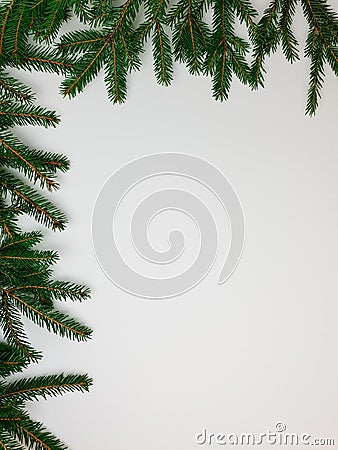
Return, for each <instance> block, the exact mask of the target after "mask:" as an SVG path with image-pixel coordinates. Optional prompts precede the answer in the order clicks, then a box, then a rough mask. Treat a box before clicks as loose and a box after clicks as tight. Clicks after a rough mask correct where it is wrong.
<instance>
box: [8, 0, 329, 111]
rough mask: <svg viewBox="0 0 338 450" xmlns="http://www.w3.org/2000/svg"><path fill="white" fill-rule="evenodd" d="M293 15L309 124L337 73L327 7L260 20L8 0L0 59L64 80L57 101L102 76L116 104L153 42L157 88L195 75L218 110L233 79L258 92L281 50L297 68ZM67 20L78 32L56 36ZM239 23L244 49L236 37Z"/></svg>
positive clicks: (182, 9) (191, 6)
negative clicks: (303, 36) (327, 81)
mask: <svg viewBox="0 0 338 450" xmlns="http://www.w3.org/2000/svg"><path fill="white" fill-rule="evenodd" d="M298 6H299V7H300V8H302V10H303V13H304V15H305V17H306V19H307V22H308V26H309V35H308V40H307V44H306V48H305V51H304V54H305V56H306V57H308V58H310V60H311V63H310V79H309V92H308V102H307V106H306V113H307V114H309V115H312V114H314V113H315V111H316V109H317V107H318V102H319V98H320V90H321V87H322V85H323V81H324V76H325V71H326V63H327V64H328V65H329V67H330V68H331V69H332V71H333V72H334V74H335V75H337V73H338V51H337V37H338V19H337V12H336V11H334V9H333V8H332V7H331V6H330V4H329V3H328V1H327V0H271V1H270V4H269V5H268V6H267V8H266V9H265V11H264V12H263V14H262V15H261V16H260V15H259V14H258V12H257V10H256V9H255V7H254V3H253V2H252V1H250V0H177V1H175V2H174V3H173V4H172V5H171V6H169V2H168V0H143V1H142V0H125V2H124V3H123V4H122V5H117V4H116V2H115V1H113V0H92V1H90V2H87V1H84V0H12V1H7V2H5V3H4V4H3V6H1V7H0V22H1V23H2V26H1V28H0V58H2V60H3V61H4V62H5V64H7V65H10V66H14V67H21V68H23V69H27V70H32V69H35V70H43V71H51V72H56V73H62V74H64V75H65V79H64V81H63V83H62V85H61V92H62V94H63V95H65V96H69V97H74V96H75V95H76V94H77V93H80V92H82V91H83V90H84V89H85V87H86V85H87V84H88V83H90V82H91V81H92V80H93V79H94V78H95V77H96V76H97V75H98V73H99V72H100V71H101V70H104V73H105V84H106V88H107V93H108V97H109V99H110V100H111V101H112V102H113V103H122V102H124V101H125V100H126V95H127V75H128V73H129V72H131V71H133V70H139V69H140V66H141V60H140V56H141V53H142V52H143V51H144V45H145V42H146V41H147V40H148V39H149V38H151V41H152V51H153V60H154V73H155V77H156V80H157V81H158V83H160V84H162V85H165V86H167V85H169V84H170V83H171V81H172V78H173V60H176V61H179V62H182V63H184V64H185V65H186V66H187V68H188V70H189V72H190V73H191V74H194V75H198V74H206V75H210V76H211V77H212V85H213V96H214V97H215V99H217V100H221V101H222V100H225V99H227V98H228V95H229V90H230V86H231V82H232V78H233V76H236V77H237V78H238V79H239V80H240V81H241V82H242V83H243V84H246V85H249V86H250V87H251V88H252V89H257V88H258V87H260V86H264V77H265V62H266V59H267V58H268V57H269V56H270V55H271V53H273V52H275V51H276V50H277V48H278V47H279V46H281V48H282V50H283V53H284V55H285V57H286V59H287V60H288V61H289V62H290V63H294V62H296V61H297V60H298V59H300V49H299V43H298V41H297V38H296V35H295V33H294V29H293V28H294V26H293V19H294V14H295V11H296V8H297V7H298ZM142 7H143V8H144V21H143V22H142V23H141V24H139V18H140V14H139V12H140V10H141V9H142ZM208 11H212V14H213V22H212V24H208V22H207V19H206V13H207V12H208ZM73 14H75V15H76V16H77V17H78V18H79V19H80V21H81V22H82V23H83V28H82V29H79V30H77V31H73V32H71V33H66V34H64V35H62V25H63V23H65V22H66V21H67V20H69V19H70V18H71V17H72V15H73ZM237 19H239V21H240V23H241V24H242V25H243V26H245V27H246V29H247V33H248V36H249V40H245V39H243V38H241V37H240V36H237V35H236V33H235V32H234V24H235V21H236V20H237ZM60 34H61V38H60V40H59V42H55V41H57V40H58V36H59V35H60ZM32 40H33V41H34V43H32ZM0 62H1V61H0ZM0 66H1V64H0ZM0 89H2V87H1V86H0ZM3 107H6V105H3Z"/></svg>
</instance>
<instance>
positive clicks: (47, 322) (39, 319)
mask: <svg viewBox="0 0 338 450" xmlns="http://www.w3.org/2000/svg"><path fill="white" fill-rule="evenodd" d="M6 293H7V295H8V296H9V297H10V298H11V299H13V300H15V301H16V303H17V305H18V307H20V310H21V311H22V313H23V314H25V315H26V316H27V317H28V318H29V319H31V320H32V321H33V322H35V323H36V324H37V325H39V326H40V327H45V328H46V329H47V330H48V331H53V332H54V333H56V334H59V335H60V336H62V337H67V338H69V339H76V340H78V341H83V340H86V339H88V338H90V336H91V334H92V331H91V330H90V328H88V327H86V326H84V325H82V324H81V323H80V322H77V321H75V320H74V319H72V318H70V317H69V316H67V315H65V314H62V313H61V312H59V311H56V310H54V309H52V308H50V307H49V306H47V307H44V306H41V305H40V304H37V303H36V302H34V300H31V299H30V300H28V299H27V300H25V299H24V298H23V297H22V296H19V295H16V294H14V293H13V292H11V291H9V290H8V291H6ZM0 398H1V397H0Z"/></svg>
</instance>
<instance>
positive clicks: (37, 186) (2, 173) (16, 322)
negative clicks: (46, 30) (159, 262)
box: [0, 3, 91, 450]
mask: <svg viewBox="0 0 338 450" xmlns="http://www.w3.org/2000/svg"><path fill="white" fill-rule="evenodd" d="M13 4H14V3H13ZM8 11H9V13H8V20H9V19H10V11H11V9H10V8H9V10H8ZM4 43H5V44H6V45H7V44H8V42H7V40H6V39H5V37H4ZM22 60H23V58H21V61H22ZM12 64H13V58H12V57H11V58H10V63H9V64H8V65H12ZM43 64H44V67H45V68H46V63H45V62H44V63H43ZM48 68H50V66H48V67H47V70H48ZM0 94H1V97H0V329H1V331H2V336H3V338H2V339H1V340H0V448H6V449H13V450H14V449H20V450H26V449H28V448H32V449H33V448H34V449H41V450H46V449H50V450H58V449H65V448H66V446H65V445H64V444H63V443H62V442H61V441H59V439H57V438H56V437H55V436H53V435H52V434H51V433H50V432H49V431H47V430H46V429H45V428H44V427H43V425H42V424H40V423H38V422H34V421H33V420H31V419H30V417H29V415H28V413H27V411H26V409H25V402H26V401H28V400H32V399H38V398H39V397H44V398H46V397H47V396H55V395H62V394H64V393H66V392H73V391H86V390H88V388H89V386H90V384H91V380H90V379H89V378H88V376H86V375H67V376H66V375H62V374H61V375H52V376H45V377H35V378H20V379H17V380H15V381H14V382H11V383H8V382H6V378H7V377H8V376H9V375H12V374H16V373H18V372H21V371H22V370H24V369H25V368H26V367H27V365H28V364H29V363H30V362H37V361H39V360H40V359H41V357H42V354H41V352H39V351H38V350H36V349H35V348H34V347H33V346H32V345H31V343H30V340H29V337H28V336H27V334H26V332H25V329H24V323H23V320H22V316H26V317H28V318H29V319H30V320H31V321H32V322H34V323H36V324H37V325H39V326H41V327H44V328H46V329H47V330H49V331H52V332H54V333H55V334H58V335H59V336H61V337H67V338H69V339H73V340H77V341H84V340H87V339H88V338H89V337H90V336H91V329H90V328H89V327H87V326H85V325H83V324H82V323H80V322H79V321H77V320H75V319H74V318H72V317H70V316H68V315H67V314H65V313H61V312H60V311H59V310H58V309H57V308H56V305H55V302H56V301H58V300H61V301H64V300H72V301H76V300H79V301H81V300H84V299H86V298H88V297H89V290H88V288H86V287H84V286H82V285H78V284H75V283H72V282H67V281H58V280H54V279H53V278H52V267H53V265H54V264H55V263H56V262H57V261H58V259H59V257H58V254H57V252H55V251H49V250H40V249H39V244H40V243H41V241H42V238H43V236H42V233H41V232H36V231H30V232H24V231H22V230H21V229H20V227H19V226H18V223H17V218H18V216H20V215H23V214H28V215H30V216H32V217H33V218H35V219H36V220H37V221H38V222H40V223H43V224H44V225H46V226H47V227H49V228H51V229H53V230H57V229H60V230H62V229H63V228H64V227H65V224H66V217H65V215H64V214H63V213H62V212H61V211H60V210H59V209H58V208H57V207H56V206H55V205H54V204H53V203H52V202H51V201H50V200H48V199H46V198H45V197H44V195H43V194H42V192H41V191H42V190H43V189H47V190H49V191H53V190H55V189H57V188H58V187H59V186H58V184H57V181H56V175H57V173H58V172H64V171H66V170H67V169H68V168H69V160H68V159H67V158H66V157H64V156H63V155H58V154H56V153H53V152H46V151H43V150H38V149H32V148H30V147H29V146H28V145H26V144H24V143H23V142H21V141H20V140H19V139H18V138H17V137H16V136H15V134H14V132H13V127H14V126H18V125H19V126H20V125H33V126H37V125H40V126H41V125H42V126H45V127H50V126H55V125H56V124H57V123H58V121H59V119H58V117H57V116H56V114H55V113H54V112H53V111H48V110H46V109H45V108H42V107H40V106H36V105H35V103H34V95H33V94H32V92H31V91H30V89H29V88H28V87H27V86H24V85H23V84H22V83H20V82H19V81H17V80H16V79H14V78H13V77H11V76H9V75H8V74H7V73H6V72H5V71H4V70H3V69H1V70H0Z"/></svg>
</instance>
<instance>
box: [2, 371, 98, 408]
mask: <svg viewBox="0 0 338 450" xmlns="http://www.w3.org/2000/svg"><path fill="white" fill-rule="evenodd" d="M91 384H92V380H91V379H90V378H89V377H88V375H64V374H61V375H48V376H40V377H32V378H22V379H19V380H15V381H13V382H12V383H8V384H7V385H6V386H5V387H4V389H2V391H1V393H0V402H3V401H6V402H7V400H8V399H10V400H11V401H14V402H19V403H21V402H26V401H29V400H34V399H37V398H39V397H42V398H44V399H46V398H47V397H56V396H58V395H62V394H65V393H67V392H76V391H78V392H84V391H88V389H89V387H90V386H91Z"/></svg>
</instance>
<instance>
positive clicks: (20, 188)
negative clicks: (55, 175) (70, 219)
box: [0, 169, 66, 230]
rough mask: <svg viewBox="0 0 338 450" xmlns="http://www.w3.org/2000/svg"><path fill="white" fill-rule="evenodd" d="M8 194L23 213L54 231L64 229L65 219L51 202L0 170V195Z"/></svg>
mask: <svg viewBox="0 0 338 450" xmlns="http://www.w3.org/2000/svg"><path fill="white" fill-rule="evenodd" d="M1 192H2V193H4V194H6V195H7V194H10V195H11V197H12V201H13V202H14V203H15V204H16V206H17V207H19V208H20V209H21V210H22V211H23V212H25V213H27V214H29V215H31V216H32V217H34V218H35V219H36V220H37V221H39V222H41V223H43V224H45V225H49V226H51V227H52V228H53V229H54V230H55V229H60V230H62V229H64V227H65V224H66V217H65V216H64V214H63V213H62V212H61V211H60V210H59V209H58V208H56V207H55V206H54V205H53V204H52V203H51V202H49V201H48V200H46V199H45V198H44V197H42V196H41V195H40V194H39V193H37V192H36V191H35V190H34V189H32V188H30V187H29V186H27V185H25V184H24V183H23V182H21V181H20V180H19V179H17V178H15V177H14V176H13V175H11V174H9V173H7V172H6V171H5V170H3V169H0V193H1Z"/></svg>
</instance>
